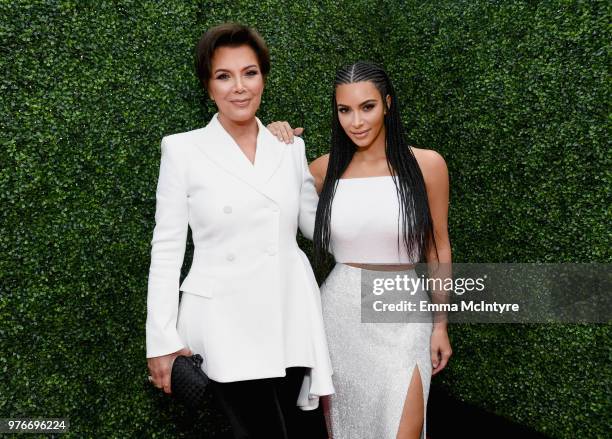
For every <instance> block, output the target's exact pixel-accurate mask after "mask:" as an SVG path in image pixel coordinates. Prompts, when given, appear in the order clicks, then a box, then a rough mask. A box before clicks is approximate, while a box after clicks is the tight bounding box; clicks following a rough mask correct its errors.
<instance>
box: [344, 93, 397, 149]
mask: <svg viewBox="0 0 612 439" xmlns="http://www.w3.org/2000/svg"><path fill="white" fill-rule="evenodd" d="M390 103H391V97H390V96H387V106H389V105H390ZM336 104H337V105H336V110H337V112H338V119H339V120H340V125H342V128H343V129H344V132H345V133H346V135H347V136H349V138H350V139H351V140H352V141H353V142H354V143H355V145H357V147H359V148H366V147H369V146H371V145H372V144H374V143H375V142H380V141H382V142H384V139H385V112H386V109H385V106H384V105H383V101H382V97H381V95H380V92H379V91H378V89H377V88H376V86H375V85H374V83H373V82H371V81H363V82H354V83H352V84H341V85H339V86H338V87H336Z"/></svg>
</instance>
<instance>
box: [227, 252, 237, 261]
mask: <svg viewBox="0 0 612 439" xmlns="http://www.w3.org/2000/svg"><path fill="white" fill-rule="evenodd" d="M225 259H227V260H228V261H230V262H231V261H233V260H234V259H236V256H234V254H233V253H228V254H227V256H225Z"/></svg>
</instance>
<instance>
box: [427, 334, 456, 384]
mask: <svg viewBox="0 0 612 439" xmlns="http://www.w3.org/2000/svg"><path fill="white" fill-rule="evenodd" d="M451 355H453V350H452V349H451V345H450V340H449V339H448V332H447V331H446V326H440V327H434V329H433V331H432V333H431V364H432V366H433V370H432V372H431V374H432V375H435V374H437V373H438V372H440V371H441V370H442V369H444V368H445V367H446V364H447V363H448V360H449V358H450V357H451Z"/></svg>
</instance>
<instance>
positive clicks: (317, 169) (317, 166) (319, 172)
mask: <svg viewBox="0 0 612 439" xmlns="http://www.w3.org/2000/svg"><path fill="white" fill-rule="evenodd" d="M328 163H329V154H325V155H322V156H321V157H319V158H317V159H315V160H313V161H312V163H311V164H310V166H309V168H310V173H311V174H312V176H313V177H314V180H315V181H314V184H315V188H316V190H317V192H318V193H321V191H322V190H323V182H324V181H325V175H326V174H327V164H328Z"/></svg>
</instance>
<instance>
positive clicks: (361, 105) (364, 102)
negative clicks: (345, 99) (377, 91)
mask: <svg viewBox="0 0 612 439" xmlns="http://www.w3.org/2000/svg"><path fill="white" fill-rule="evenodd" d="M375 103H376V99H368V100H367V101H363V102H362V103H361V104H359V106H360V107H363V106H364V105H367V104H375ZM349 106H350V105H346V104H338V107H349Z"/></svg>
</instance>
